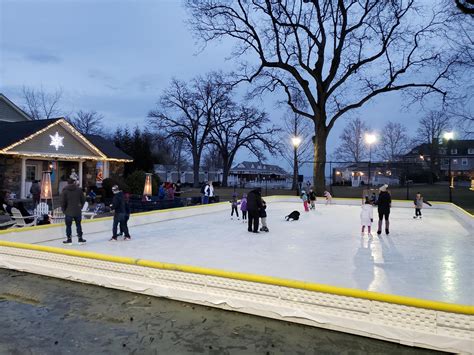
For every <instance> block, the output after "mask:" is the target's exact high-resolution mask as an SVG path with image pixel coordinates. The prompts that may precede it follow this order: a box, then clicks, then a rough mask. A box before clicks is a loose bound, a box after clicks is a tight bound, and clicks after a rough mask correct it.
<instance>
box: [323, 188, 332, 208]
mask: <svg viewBox="0 0 474 355" xmlns="http://www.w3.org/2000/svg"><path fill="white" fill-rule="evenodd" d="M324 197H325V198H326V205H332V196H331V194H330V193H329V191H324Z"/></svg>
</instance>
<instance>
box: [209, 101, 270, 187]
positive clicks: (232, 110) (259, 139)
mask: <svg viewBox="0 0 474 355" xmlns="http://www.w3.org/2000/svg"><path fill="white" fill-rule="evenodd" d="M213 120H214V121H213V128H212V129H211V132H210V136H209V142H210V143H211V144H214V145H215V146H216V147H217V149H218V151H219V153H220V156H221V159H222V168H223V178H222V186H227V180H228V176H229V171H230V169H231V168H232V164H233V162H234V159H235V156H236V154H237V152H238V151H239V150H241V149H242V148H247V149H248V150H249V151H250V152H251V153H252V154H253V155H255V156H256V157H257V158H258V159H259V160H264V158H265V153H266V152H269V153H272V154H274V153H275V152H276V151H277V150H278V149H277V147H278V143H277V141H276V139H275V135H276V134H278V132H279V129H278V128H277V127H275V126H269V125H268V123H269V119H268V116H267V113H266V112H264V111H260V110H259V109H257V108H255V107H251V106H249V105H242V106H240V107H235V105H234V104H233V103H232V102H229V103H228V105H226V106H220V107H217V108H216V110H215V112H214V115H213Z"/></svg>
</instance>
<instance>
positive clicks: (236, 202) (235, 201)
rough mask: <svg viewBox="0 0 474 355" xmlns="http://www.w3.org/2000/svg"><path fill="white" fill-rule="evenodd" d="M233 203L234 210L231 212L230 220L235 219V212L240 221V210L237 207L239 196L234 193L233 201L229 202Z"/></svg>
mask: <svg viewBox="0 0 474 355" xmlns="http://www.w3.org/2000/svg"><path fill="white" fill-rule="evenodd" d="M229 202H230V203H231V207H232V210H231V212H230V219H234V211H235V214H236V215H237V219H239V220H240V218H239V210H238V209H237V207H238V206H239V201H237V194H236V193H235V192H234V193H233V194H232V199H231V200H230V201H229Z"/></svg>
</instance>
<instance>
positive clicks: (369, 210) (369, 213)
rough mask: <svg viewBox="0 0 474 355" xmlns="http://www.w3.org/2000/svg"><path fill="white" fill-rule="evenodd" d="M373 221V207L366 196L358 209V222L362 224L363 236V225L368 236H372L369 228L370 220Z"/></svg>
mask: <svg viewBox="0 0 474 355" xmlns="http://www.w3.org/2000/svg"><path fill="white" fill-rule="evenodd" d="M373 221H374V207H373V206H372V203H371V201H370V199H369V198H368V197H367V196H366V197H365V201H364V203H363V204H362V209H361V211H360V224H361V226H362V230H361V236H364V232H365V227H366V226H367V234H368V235H369V237H372V233H371V229H372V222H373Z"/></svg>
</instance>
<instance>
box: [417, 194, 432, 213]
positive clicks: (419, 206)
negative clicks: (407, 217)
mask: <svg viewBox="0 0 474 355" xmlns="http://www.w3.org/2000/svg"><path fill="white" fill-rule="evenodd" d="M424 203H426V204H427V205H428V206H431V203H429V202H428V201H423V196H421V193H419V192H417V193H416V197H415V199H414V200H413V204H414V205H415V215H414V216H413V218H414V219H417V218H418V217H420V219H421V209H422V208H423V204H424Z"/></svg>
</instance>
